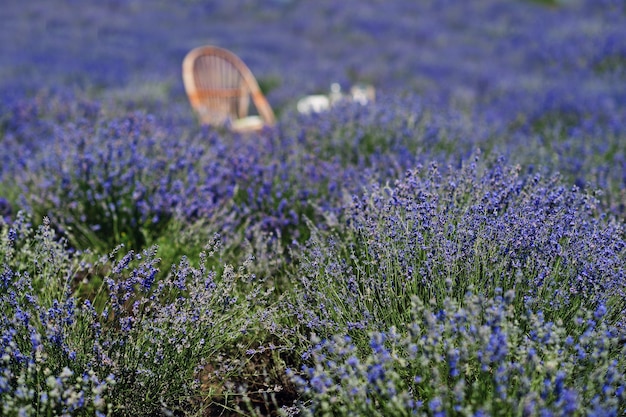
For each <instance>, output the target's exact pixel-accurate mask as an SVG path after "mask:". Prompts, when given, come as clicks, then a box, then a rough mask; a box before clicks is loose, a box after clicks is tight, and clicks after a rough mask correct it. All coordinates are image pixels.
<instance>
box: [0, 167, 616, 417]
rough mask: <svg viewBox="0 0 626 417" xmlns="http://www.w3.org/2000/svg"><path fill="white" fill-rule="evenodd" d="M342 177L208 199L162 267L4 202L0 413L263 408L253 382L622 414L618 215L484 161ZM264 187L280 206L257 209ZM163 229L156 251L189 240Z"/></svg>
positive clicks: (324, 403)
mask: <svg viewBox="0 0 626 417" xmlns="http://www.w3.org/2000/svg"><path fill="white" fill-rule="evenodd" d="M333 168H335V169H337V170H339V169H341V167H340V165H335V166H333ZM248 169H252V166H249V167H248ZM250 172H253V173H254V172H257V171H250ZM246 174H248V172H246ZM261 174H263V173H262V172H261V173H259V175H261ZM334 174H335V175H333V176H332V177H331V175H329V174H327V176H326V179H325V180H324V181H323V182H326V186H325V189H327V190H328V191H321V190H320V189H319V188H318V189H317V193H318V195H314V192H313V191H311V192H310V195H309V196H308V197H307V198H304V197H303V196H302V195H299V197H298V198H300V201H304V202H305V203H304V205H303V206H300V207H299V206H297V205H295V204H293V200H291V199H289V196H288V195H287V193H288V192H290V191H291V192H292V193H295V192H296V190H297V191H300V188H297V187H298V184H290V179H289V177H288V176H287V175H285V176H283V177H282V178H284V180H285V182H286V183H287V185H282V186H281V187H284V188H279V190H280V191H277V190H278V188H276V187H273V188H272V187H270V190H269V191H270V192H269V193H266V190H264V189H263V184H261V183H257V184H258V185H259V187H260V188H259V189H258V190H255V189H254V188H251V187H249V189H248V191H249V194H248V198H247V200H246V201H247V203H245V204H243V203H239V204H238V203H237V202H236V200H237V193H234V194H233V195H232V196H231V197H230V198H226V197H224V199H227V200H230V202H229V203H228V210H223V211H221V210H220V209H219V206H220V203H219V200H217V202H216V203H215V205H214V206H213V211H212V212H210V213H208V214H207V217H206V218H204V219H205V220H207V219H210V221H208V224H204V223H193V225H192V226H187V227H188V228H186V231H187V232H189V233H191V234H192V235H193V236H195V238H196V239H197V240H199V241H200V242H201V246H199V247H194V246H189V245H187V246H185V247H184V248H179V249H181V250H182V253H185V254H186V255H188V256H186V257H183V258H182V259H181V260H180V261H178V260H176V261H175V262H174V263H175V264H174V266H172V267H168V268H163V265H167V262H171V261H173V260H172V259H168V258H167V257H165V256H164V255H163V253H162V252H159V251H160V249H161V248H159V247H152V248H146V249H142V250H136V251H131V252H125V251H124V250H121V251H120V249H118V250H117V251H114V252H113V253H112V254H111V255H108V256H107V255H106V254H105V255H104V256H101V257H94V256H93V255H91V254H89V253H77V252H76V251H75V250H74V249H73V248H72V246H69V247H68V246H67V245H65V244H64V243H63V242H59V241H58V240H57V239H58V236H55V233H54V231H53V228H52V227H51V223H50V222H49V221H48V220H46V221H44V223H43V225H42V226H41V227H39V228H38V230H37V231H34V230H33V227H32V226H31V225H30V222H31V221H32V220H31V219H29V218H25V217H23V216H21V215H16V216H10V217H11V218H10V219H9V223H7V224H6V225H4V226H3V228H2V241H1V244H2V246H1V252H0V253H1V254H2V261H3V270H2V281H1V283H0V285H2V312H3V316H2V317H3V318H2V328H3V338H2V343H3V356H2V366H3V373H2V376H1V378H0V388H1V394H2V396H3V400H4V402H3V407H4V409H3V411H4V412H5V413H6V414H8V415H13V414H19V413H21V412H23V413H35V412H38V413H44V414H45V413H81V412H84V413H93V412H94V411H98V412H101V413H103V414H107V413H111V414H113V415H150V414H152V413H155V412H164V413H166V412H174V411H176V410H178V411H180V412H184V413H200V412H202V411H203V410H204V412H210V410H215V407H216V406H217V405H216V404H220V405H221V406H222V407H227V408H231V407H234V408H237V407H240V408H241V409H242V410H243V411H242V412H248V413H250V414H252V415H255V414H257V413H258V415H264V413H265V412H266V411H265V409H258V411H255V407H256V405H257V404H258V401H259V400H260V399H263V398H265V397H263V396H266V397H267V398H265V400H266V403H267V404H266V406H267V407H268V408H271V406H272V404H273V403H272V401H271V400H272V399H274V400H275V401H276V402H275V407H279V406H283V408H282V412H283V414H288V413H290V412H295V410H299V411H300V412H301V413H303V414H304V415H354V414H355V413H356V414H357V415H437V413H456V412H459V413H460V412H465V413H469V414H470V415H472V414H476V413H478V414H480V413H482V414H483V415H499V414H502V415H507V414H508V415H511V414H512V415H515V414H522V415H544V414H546V413H552V414H554V415H619V414H620V413H622V412H623V411H624V406H625V403H626V392H625V386H624V376H626V363H625V362H624V359H623V358H624V357H625V356H624V353H626V352H624V350H625V349H626V348H625V342H626V328H625V324H626V323H625V322H624V317H625V316H624V314H625V312H626V304H625V303H624V299H625V296H626V294H625V293H624V292H625V290H626V285H625V284H626V280H625V277H624V272H625V268H624V267H625V262H624V259H625V258H624V257H625V256H626V241H625V239H624V238H625V233H624V225H623V220H621V219H616V218H613V217H611V216H606V214H605V212H604V211H603V210H602V208H601V205H600V203H599V201H597V200H596V199H595V198H594V197H593V196H591V195H589V194H587V193H585V192H582V191H581V190H579V189H577V188H576V187H575V186H572V185H571V184H568V183H566V182H563V181H562V180H560V179H559V178H558V177H544V176H542V175H540V174H532V175H531V174H528V173H525V172H520V169H519V168H516V167H512V166H510V165H508V164H506V163H505V162H503V161H491V162H488V161H485V160H482V159H481V158H480V157H478V156H476V157H475V159H472V160H471V161H469V162H467V163H464V164H463V166H462V167H460V168H453V167H450V168H448V169H446V170H441V169H439V168H437V166H436V164H431V165H430V166H426V167H423V168H422V167H418V168H416V169H412V170H410V171H409V172H408V173H407V175H406V176H404V177H403V178H401V179H399V180H396V181H393V182H388V183H386V184H385V183H380V182H379V181H376V180H364V179H363V180H361V183H360V184H361V187H363V188H364V189H363V190H362V191H358V192H357V191H355V192H354V194H353V195H352V196H349V195H343V196H341V197H339V195H338V196H336V197H333V192H332V190H333V189H335V188H336V187H337V185H333V181H335V180H337V172H334ZM241 175H243V173H242V174H241ZM315 175H316V172H315V171H310V172H309V176H310V177H311V179H310V180H309V181H312V182H313V181H319V180H320V179H319V178H315ZM340 175H342V176H344V177H345V176H346V174H345V171H342V173H340ZM277 181H278V179H277ZM302 184H305V181H304V180H302ZM289 187H291V190H290V189H289ZM235 188H237V185H236V186H235ZM339 188H340V189H343V187H339ZM343 190H344V192H345V193H347V192H348V191H347V190H346V189H343ZM277 192H280V193H281V194H282V196H284V197H285V198H282V197H281V196H276V195H274V197H273V200H272V199H269V200H264V196H265V195H268V196H269V195H270V194H271V193H277ZM283 193H284V194H283ZM268 198H269V197H268ZM277 198H281V200H280V202H278V201H277V200H276V199H277ZM268 201H275V202H277V203H279V206H281V205H282V206H284V207H282V208H280V207H278V208H276V210H277V211H276V213H277V214H276V215H275V216H273V217H272V216H269V215H268V214H267V213H268V209H269V208H271V205H270V204H268ZM83 202H84V201H83ZM328 202H332V203H334V205H335V207H325V206H323V204H324V203H326V204H328ZM222 204H223V203H222ZM253 204H256V205H254V207H255V210H251V209H250V207H252V206H253ZM301 207H309V208H310V209H311V212H310V213H305V212H303V211H301ZM257 209H258V210H257ZM281 210H282V211H281ZM60 212H62V210H60ZM216 213H220V215H217V214H216ZM280 213H290V214H289V216H285V218H287V219H289V221H288V222H286V223H282V224H281V223H280V222H279V221H280V220H281V217H279V216H278V214H280ZM305 214H306V215H307V217H305ZM309 214H310V215H309ZM58 218H59V216H57V217H54V218H53V219H55V220H56V219H58ZM268 219H269V220H268ZM55 220H53V221H55ZM136 220H138V219H136ZM214 222H215V223H214ZM235 225H237V226H235ZM288 225H291V226H289V227H288ZM220 228H221V229H222V230H224V231H225V232H226V233H224V235H223V236H218V235H214V234H212V233H213V232H215V231H216V230H219V229H220ZM72 230H73V229H71V228H69V227H68V228H66V229H63V230H62V232H65V233H66V234H67V235H69V236H72ZM169 230H171V229H166V232H165V234H164V236H163V237H164V241H163V242H164V243H162V245H166V244H167V243H165V242H170V243H169V244H170V245H171V244H172V243H171V242H176V243H174V244H181V243H185V242H181V243H179V239H180V238H179V236H177V235H172V234H170V233H171V232H170V231H169ZM259 231H260V232H263V231H265V232H267V233H255V232H259ZM290 231H291V237H292V238H293V240H292V241H291V242H290V243H281V240H279V239H276V238H277V237H278V236H285V234H287V233H289V232H290ZM295 231H298V232H300V233H303V234H304V233H306V236H303V235H297V234H296V233H295ZM242 233H243V234H245V235H246V236H245V237H244V236H240V234H242ZM298 240H299V241H300V243H298ZM287 245H288V246H287ZM193 250H196V251H197V252H196V253H192V251H193ZM160 258H162V259H160ZM192 259H197V260H195V261H194V260H192ZM231 264H232V265H234V266H230V265H231ZM94 280H96V281H94ZM94 283H98V284H97V285H96V287H95V288H92V287H93V286H94V285H95V284H94ZM84 288H91V289H92V291H91V292H88V293H85V292H84V291H83V289H84ZM277 293H278V294H277ZM285 366H287V368H285ZM268 367H269V370H268ZM225 381H226V382H225ZM259 387H260V388H259ZM283 390H284V391H287V392H289V393H291V394H292V396H287V397H286V398H285V397H278V395H279V394H280V393H281V392H282V391H283ZM229 397H231V400H230V402H228V401H227V400H226V399H227V398H229ZM268 398H269V399H268ZM276 398H278V399H276ZM294 400H295V403H294V404H295V405H292V404H291V401H294ZM286 405H289V407H286ZM247 406H249V407H251V408H250V409H247V408H246V407H247ZM441 415H444V414H441Z"/></svg>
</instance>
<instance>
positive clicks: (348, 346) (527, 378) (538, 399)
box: [289, 282, 626, 416]
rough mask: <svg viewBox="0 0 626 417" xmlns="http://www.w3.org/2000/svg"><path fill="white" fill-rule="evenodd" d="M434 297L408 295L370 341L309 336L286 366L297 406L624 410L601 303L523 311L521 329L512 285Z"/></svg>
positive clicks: (448, 411) (619, 358) (407, 411)
mask: <svg viewBox="0 0 626 417" xmlns="http://www.w3.org/2000/svg"><path fill="white" fill-rule="evenodd" d="M449 284H450V289H451V287H452V283H451V282H450V283H449ZM442 298H443V300H442V304H443V306H442V307H441V308H440V307H439V306H438V305H437V303H436V302H435V300H434V299H433V300H431V302H430V303H427V304H425V303H423V302H422V301H421V299H420V298H419V297H415V298H413V300H412V303H411V307H410V309H409V313H410V317H411V319H410V320H409V321H407V322H406V323H405V324H404V325H403V326H402V327H398V328H396V327H391V328H389V329H387V330H386V331H382V332H381V331H377V332H372V333H370V335H369V346H362V345H359V344H356V343H354V341H353V340H352V339H351V338H350V336H347V335H344V336H341V335H337V336H334V337H333V338H330V339H324V340H320V339H319V338H317V337H316V336H313V337H312V338H311V343H312V344H314V346H313V348H312V349H311V351H310V352H309V353H307V359H309V361H310V366H305V367H303V369H302V371H301V372H297V371H292V370H290V371H289V373H290V374H291V375H292V378H293V379H294V381H296V382H297V384H298V385H299V386H300V387H301V389H302V391H303V393H304V400H305V401H304V402H303V405H304V406H303V407H302V415H310V416H313V415H321V416H349V415H359V416H362V415H368V416H444V415H468V416H485V415H492V416H518V415H519V416H535V415H537V416H539V415H552V416H617V415H621V413H623V411H624V407H625V405H626V386H625V385H624V376H625V372H626V363H625V362H624V360H623V355H624V353H625V350H626V348H625V347H624V345H623V344H622V345H621V347H620V346H619V345H618V343H617V339H616V338H615V332H616V329H615V328H614V327H613V326H610V325H607V324H606V322H604V321H603V318H604V314H605V312H606V309H605V307H604V306H602V305H601V306H599V307H598V308H597V309H596V310H595V311H592V310H585V309H581V310H580V312H579V313H580V316H577V317H576V318H575V319H574V322H573V323H572V324H573V326H566V325H565V323H564V322H563V321H561V320H557V321H556V322H553V321H548V320H546V318H545V316H544V315H543V314H542V312H541V311H539V312H528V313H527V315H526V317H524V318H525V319H526V320H527V321H528V324H529V325H530V328H532V331H531V332H525V331H523V330H522V328H521V327H520V326H519V319H520V317H519V316H518V314H516V313H515V310H516V308H517V307H516V305H515V304H516V303H515V298H516V295H515V292H514V291H513V290H510V291H508V292H506V293H504V294H503V293H502V291H501V290H499V289H496V295H495V297H481V296H478V295H476V294H475V293H473V292H471V291H470V292H468V293H467V294H466V295H465V296H464V297H462V298H461V299H460V300H459V299H458V296H457V295H452V294H450V295H449V296H442ZM566 327H567V328H566Z"/></svg>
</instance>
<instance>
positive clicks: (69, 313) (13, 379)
mask: <svg viewBox="0 0 626 417" xmlns="http://www.w3.org/2000/svg"><path fill="white" fill-rule="evenodd" d="M0 245H1V247H0V248H1V250H0V255H1V258H0V259H1V260H2V265H3V266H2V268H3V272H2V284H1V285H2V291H1V292H0V295H1V297H2V303H1V304H0V306H1V307H0V308H1V309H2V313H3V314H2V322H1V323H2V324H1V329H2V332H1V333H2V358H1V364H2V365H1V366H2V372H1V375H2V377H1V379H0V382H1V384H0V395H1V396H2V404H3V405H2V407H3V415H30V414H35V413H37V414H44V415H57V414H60V415H93V414H94V413H95V414H97V415H133V416H135V415H153V414H154V413H155V412H163V413H172V412H174V411H175V410H180V411H184V412H194V413H195V412H198V411H199V410H202V409H204V408H207V407H208V406H209V405H211V399H215V400H218V398H219V396H220V395H221V394H215V395H214V397H213V398H212V397H211V394H208V395H209V396H208V397H207V393H206V392H205V391H203V390H201V387H202V384H203V380H205V379H206V376H207V369H209V368H212V369H216V371H215V375H213V376H212V377H213V378H217V377H218V375H219V377H220V378H229V375H228V373H227V372H228V370H227V369H222V368H220V366H219V365H220V363H219V354H224V353H226V352H230V353H231V354H232V353H235V352H234V351H233V349H236V348H235V345H236V343H237V341H238V340H240V339H241V337H242V335H243V334H244V333H245V332H246V330H247V329H248V328H253V326H252V323H253V322H254V321H255V318H254V317H255V314H256V312H258V311H262V309H263V308H264V307H265V306H264V303H265V302H266V301H264V300H266V295H264V290H263V287H262V285H260V283H261V279H260V278H257V277H255V276H253V275H251V274H249V273H248V272H247V271H246V265H242V266H241V267H239V268H233V267H232V266H228V265H226V266H224V267H223V268H221V269H220V270H215V269H209V268H207V267H206V266H205V265H206V264H207V260H208V259H209V258H211V257H218V258H219V256H220V255H219V254H220V247H219V240H216V241H214V242H213V244H212V245H211V246H208V247H207V251H206V252H203V253H202V254H201V255H200V263H199V265H198V266H197V267H196V266H193V265H191V264H190V263H189V261H187V260H186V259H183V260H181V261H180V263H179V264H177V265H175V266H173V267H172V270H171V272H170V273H169V274H168V275H167V277H166V278H162V279H160V280H157V279H156V276H157V273H158V267H159V259H158V258H156V257H155V251H156V249H155V248H151V249H145V250H143V251H141V252H133V251H131V252H128V253H126V254H125V255H124V256H123V257H121V259H119V260H116V259H117V257H115V256H113V254H112V255H111V256H104V257H102V258H100V259H99V260H97V261H96V262H95V263H86V261H83V262H81V261H80V259H81V258H83V257H81V256H77V255H76V254H74V255H70V253H69V252H68V249H67V248H66V247H65V244H64V242H63V241H58V240H57V239H56V238H55V236H54V234H53V231H52V230H51V228H50V226H49V224H48V223H47V221H46V222H44V224H43V225H42V226H40V227H39V228H38V230H37V231H33V230H32V227H31V226H30V225H29V222H28V219H27V218H26V217H23V216H22V215H18V217H17V219H16V220H15V221H14V222H13V223H12V224H11V225H10V226H9V225H7V224H4V223H3V224H2V239H1V242H0ZM84 258H85V259H89V258H90V257H88V256H85V257H84ZM85 270H92V271H93V270H97V271H100V273H102V274H103V275H104V278H103V284H102V287H101V288H100V291H99V293H98V294H96V295H95V296H94V297H93V299H91V300H89V299H80V298H78V297H76V296H74V295H73V293H74V291H76V289H77V286H80V285H82V283H81V281H80V277H81V276H82V275H83V271H85ZM242 287H245V289H246V292H245V293H242V292H240V290H241V288H242ZM194 410H195V411H194Z"/></svg>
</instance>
